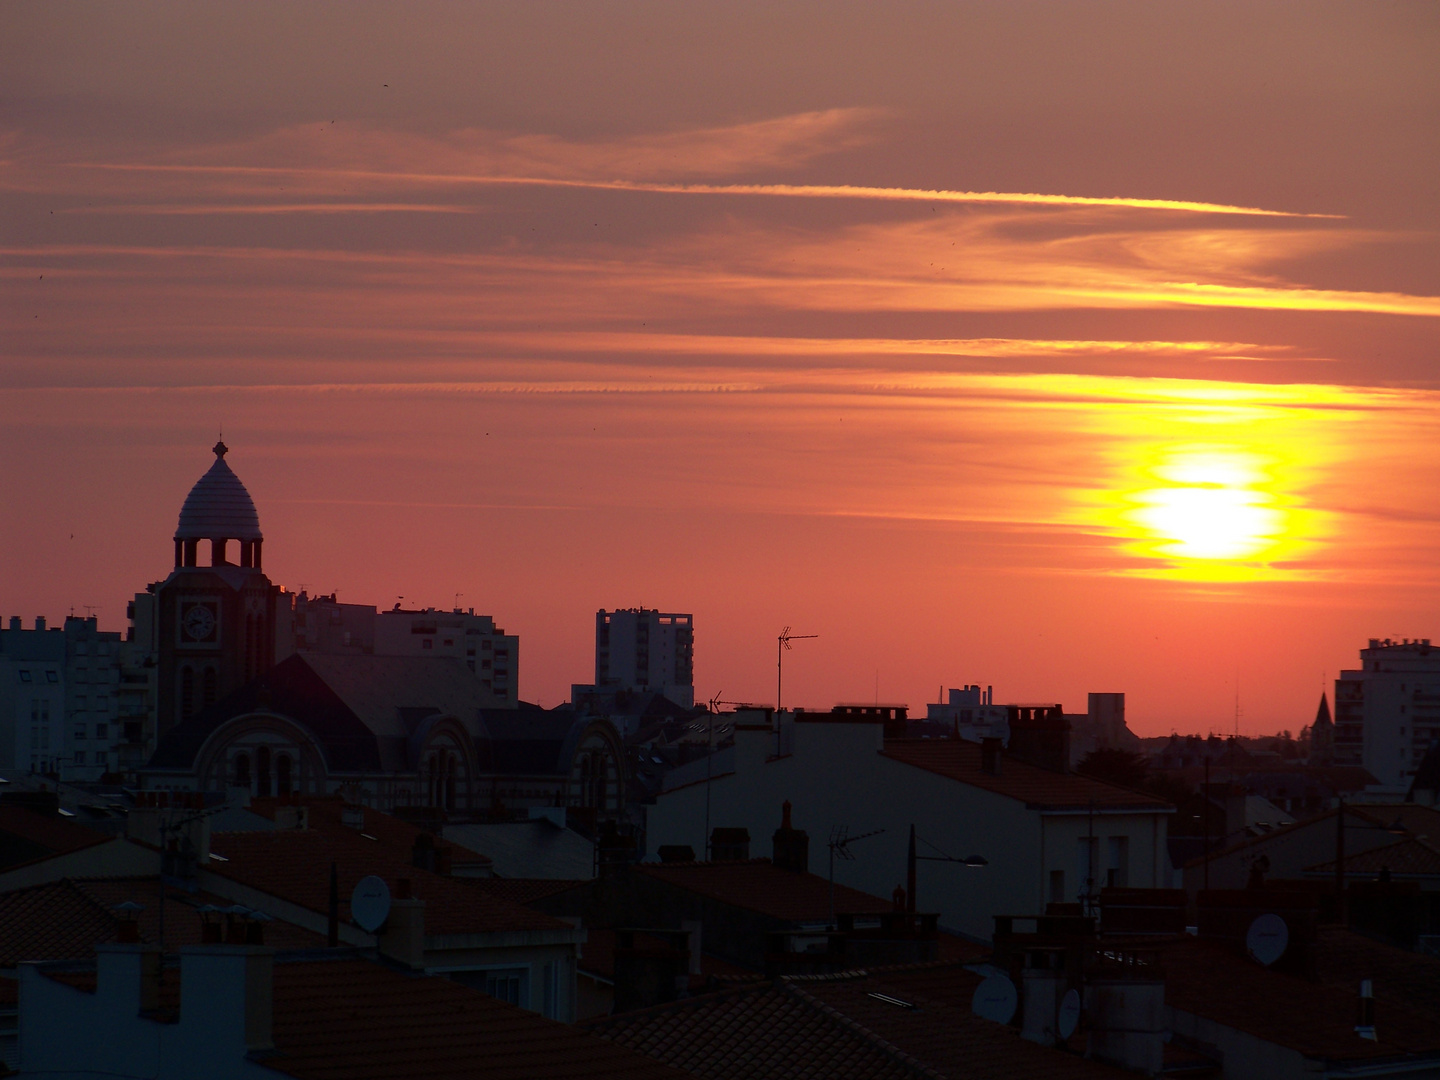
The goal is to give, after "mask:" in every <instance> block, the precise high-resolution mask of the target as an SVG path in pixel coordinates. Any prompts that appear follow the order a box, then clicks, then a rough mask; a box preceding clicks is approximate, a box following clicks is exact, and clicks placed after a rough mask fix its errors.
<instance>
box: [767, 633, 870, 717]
mask: <svg viewBox="0 0 1440 1080" xmlns="http://www.w3.org/2000/svg"><path fill="white" fill-rule="evenodd" d="M819 636H820V635H819V634H792V633H790V627H788V626H787V627H785V629H784V630H781V631H780V636H779V637H778V638H776V639H775V711H776V713H779V712H780V707H781V700H780V691H781V689H782V687H783V686H784V681H785V653H786V652H787V651H788V650H789V648H790V642H792V641H803V640H804V639H805V638H818V637H819ZM877 678H878V676H877Z"/></svg>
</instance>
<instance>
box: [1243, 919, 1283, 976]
mask: <svg viewBox="0 0 1440 1080" xmlns="http://www.w3.org/2000/svg"><path fill="white" fill-rule="evenodd" d="M1289 944H1290V928H1289V927H1288V926H1286V925H1285V920H1284V919H1282V918H1281V917H1280V916H1279V915H1272V914H1265V915H1261V916H1259V917H1258V918H1256V920H1255V921H1254V922H1252V923H1251V924H1250V929H1249V931H1248V932H1247V933H1246V934H1245V948H1247V949H1248V950H1249V951H1250V955H1251V956H1253V957H1254V958H1255V959H1256V960H1258V961H1259V962H1260V963H1262V964H1264V965H1265V966H1266V967H1269V966H1270V965H1271V964H1273V963H1275V961H1276V960H1279V959H1280V957H1282V956H1284V955H1285V947H1286V946H1287V945H1289Z"/></svg>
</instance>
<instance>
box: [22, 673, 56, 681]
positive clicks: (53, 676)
mask: <svg viewBox="0 0 1440 1080" xmlns="http://www.w3.org/2000/svg"><path fill="white" fill-rule="evenodd" d="M26 675H29V672H28V671H27V672H26ZM25 681H26V682H29V681H30V680H29V679H28V678H27V679H26V680H25ZM45 681H46V682H48V683H58V682H59V681H60V673H59V672H58V671H47V672H45Z"/></svg>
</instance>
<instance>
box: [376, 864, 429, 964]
mask: <svg viewBox="0 0 1440 1080" xmlns="http://www.w3.org/2000/svg"><path fill="white" fill-rule="evenodd" d="M395 893H396V895H395V897H394V898H393V899H392V900H391V901H390V917H389V918H387V919H386V920H385V925H384V927H383V928H381V931H380V934H379V944H380V951H381V952H382V953H384V954H385V955H386V956H388V957H389V958H390V959H391V960H395V961H397V962H398V963H401V964H404V965H405V966H406V967H408V968H413V969H415V970H420V969H422V968H424V967H425V901H424V900H416V899H415V898H414V897H412V896H411V895H410V883H409V881H408V880H407V879H405V878H401V879H400V881H398V882H397V883H396V889H395Z"/></svg>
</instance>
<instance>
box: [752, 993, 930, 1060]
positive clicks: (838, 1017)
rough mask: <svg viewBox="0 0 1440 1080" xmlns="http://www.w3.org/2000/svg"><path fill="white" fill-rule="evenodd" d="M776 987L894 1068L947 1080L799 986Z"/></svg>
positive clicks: (911, 1055)
mask: <svg viewBox="0 0 1440 1080" xmlns="http://www.w3.org/2000/svg"><path fill="white" fill-rule="evenodd" d="M780 985H781V989H782V990H784V991H785V992H786V993H788V994H791V995H793V996H794V997H795V998H796V999H797V1000H798V1001H800V1003H801V1004H803V1005H805V1006H806V1007H807V1008H810V1009H813V1010H815V1011H816V1012H818V1013H819V1014H820V1015H822V1016H824V1017H825V1018H826V1019H827V1020H829V1021H830V1022H831V1023H833V1024H835V1025H836V1026H837V1027H840V1028H842V1029H844V1030H846V1031H848V1032H850V1033H851V1034H852V1035H858V1036H859V1037H860V1038H861V1039H863V1040H864V1041H865V1042H868V1043H869V1044H870V1045H871V1046H873V1047H874V1048H875V1049H876V1050H879V1051H880V1052H881V1053H882V1054H884V1055H885V1056H886V1057H888V1058H890V1059H891V1060H892V1061H894V1062H895V1063H896V1064H897V1065H899V1066H901V1067H902V1068H904V1069H908V1070H909V1071H910V1072H911V1074H912V1075H914V1076H917V1077H920V1078H922V1080H950V1076H949V1074H948V1073H943V1072H940V1071H939V1070H937V1069H935V1068H933V1067H931V1066H930V1065H927V1064H925V1062H923V1061H921V1060H920V1059H919V1058H917V1057H915V1056H914V1055H913V1054H907V1053H906V1052H905V1051H904V1050H901V1049H900V1048H899V1047H898V1046H896V1045H895V1044H894V1043H892V1042H890V1041H889V1040H888V1039H884V1038H882V1037H881V1036H879V1035H877V1034H876V1033H875V1032H873V1031H871V1030H870V1029H869V1028H867V1027H866V1026H865V1025H864V1024H862V1023H860V1022H859V1021H858V1020H855V1019H853V1018H851V1017H849V1016H846V1015H845V1014H844V1013H842V1012H841V1011H840V1010H839V1009H836V1008H834V1007H833V1006H830V1005H827V1004H826V1003H825V1002H823V1001H821V1000H820V999H819V998H817V997H815V996H813V995H812V994H808V993H806V992H805V991H804V990H802V989H801V988H800V987H799V986H796V985H795V984H793V983H790V982H788V981H782V982H781V984H780Z"/></svg>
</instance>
